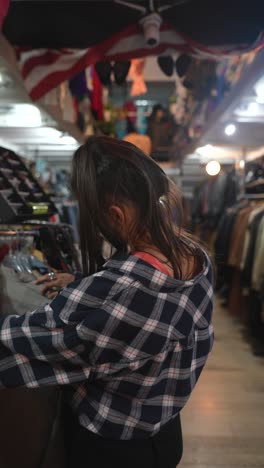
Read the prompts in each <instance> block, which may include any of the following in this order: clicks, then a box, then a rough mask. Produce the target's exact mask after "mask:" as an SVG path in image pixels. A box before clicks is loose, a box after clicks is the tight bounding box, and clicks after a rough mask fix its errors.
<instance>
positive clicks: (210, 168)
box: [205, 161, 221, 176]
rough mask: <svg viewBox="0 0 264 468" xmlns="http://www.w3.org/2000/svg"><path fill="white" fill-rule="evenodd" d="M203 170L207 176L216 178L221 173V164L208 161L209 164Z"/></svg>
mask: <svg viewBox="0 0 264 468" xmlns="http://www.w3.org/2000/svg"><path fill="white" fill-rule="evenodd" d="M205 170H206V172H207V174H208V175H210V176H216V175H217V174H219V172H220V171H221V164H220V163H219V162H218V161H209V163H208V164H206V167H205Z"/></svg>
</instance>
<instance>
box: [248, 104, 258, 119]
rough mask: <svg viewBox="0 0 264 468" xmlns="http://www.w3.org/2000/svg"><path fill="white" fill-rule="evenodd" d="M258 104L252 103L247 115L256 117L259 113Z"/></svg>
mask: <svg viewBox="0 0 264 468" xmlns="http://www.w3.org/2000/svg"><path fill="white" fill-rule="evenodd" d="M258 108H259V107H258V104H257V102H251V103H250V104H249V105H248V108H247V113H248V114H249V115H252V116H254V115H256V114H257V113H258Z"/></svg>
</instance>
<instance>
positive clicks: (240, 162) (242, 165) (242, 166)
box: [239, 159, 245, 169]
mask: <svg viewBox="0 0 264 468" xmlns="http://www.w3.org/2000/svg"><path fill="white" fill-rule="evenodd" d="M239 167H240V169H244V167H245V160H244V159H240V161H239Z"/></svg>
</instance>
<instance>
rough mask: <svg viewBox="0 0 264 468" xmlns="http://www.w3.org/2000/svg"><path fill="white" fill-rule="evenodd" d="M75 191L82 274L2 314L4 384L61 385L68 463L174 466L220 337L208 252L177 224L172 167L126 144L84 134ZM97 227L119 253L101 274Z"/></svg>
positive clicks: (0, 371) (117, 467)
mask: <svg viewBox="0 0 264 468" xmlns="http://www.w3.org/2000/svg"><path fill="white" fill-rule="evenodd" d="M72 187H73V191H74V193H75V195H76V197H77V200H78V203H79V215H80V243H81V251H82V261H83V273H84V278H83V279H78V280H75V281H74V282H73V283H72V284H70V285H68V287H67V288H66V289H64V290H62V291H61V292H60V294H59V295H58V296H57V297H56V298H55V299H54V300H53V301H52V302H51V304H50V305H47V306H45V307H41V308H40V309H38V310H36V311H34V312H31V313H28V314H25V315H24V316H22V317H18V316H10V317H8V318H5V319H4V320H2V321H1V322H0V364H1V367H0V383H1V386H3V387H4V386H6V387H15V386H21V385H24V386H28V387H31V388H33V387H34V388H35V387H39V386H47V385H60V386H61V388H62V390H63V394H64V397H65V399H66V400H67V401H68V402H69V404H70V406H71V408H72V411H73V415H74V416H73V422H72V423H71V427H72V434H71V438H70V439H69V440H70V443H69V444H68V448H69V457H68V460H69V466H71V467H74V468H80V467H87V466H91V467H93V466H96V467H97V468H105V467H110V468H121V467H122V468H123V467H124V466H126V468H129V467H133V468H135V466H137V468H143V467H144V468H154V467H156V468H157V467H162V468H174V467H175V465H177V464H178V463H179V461H180V459H181V455H182V438H181V425H180V417H179V412H180V410H181V409H182V408H183V406H184V405H185V403H186V401H187V399H188V398H189V396H190V393H191V391H192V389H193V387H194V385H195V383H196V381H197V379H198V377H199V375H200V373H201V370H202V368H203V366H204V364H205V362H206V359H207V356H208V354H209V352H210V350H211V346H212V341H213V331H212V325H211V316H212V296H213V291H212V282H213V275H212V268H211V265H210V261H209V258H208V256H207V255H206V254H205V253H204V252H203V251H202V250H201V249H200V248H199V246H197V245H196V244H194V243H193V242H191V241H190V240H189V239H188V237H187V236H186V235H185V234H184V233H183V232H181V231H180V229H178V230H177V232H175V230H174V227H173V222H172V217H171V207H170V206H171V203H170V202H168V200H171V197H172V195H173V194H171V193H170V184H169V181H168V179H167V177H166V175H165V174H164V172H163V171H162V170H161V169H160V168H159V166H158V165H156V164H155V162H153V161H152V160H151V159H150V158H146V156H145V155H144V154H143V153H142V152H141V151H140V150H139V149H138V148H136V147H135V146H133V145H131V144H130V143H127V142H124V141H118V140H116V139H111V138H107V137H91V138H89V139H88V140H87V142H86V143H85V145H83V146H82V147H81V148H79V149H78V150H77V151H76V153H75V155H74V158H73V168H72ZM178 205H180V202H179V200H178ZM179 220H180V208H179V216H178V223H179ZM102 235H103V236H104V238H105V239H106V240H107V241H108V242H110V243H111V244H112V246H114V247H115V249H116V250H117V253H116V254H115V255H114V256H113V257H112V258H110V260H109V261H107V262H106V264H105V265H104V267H103V269H101V271H97V270H98V265H97V264H98V257H99V255H98V252H99V251H100V249H101V236H102ZM64 281H65V278H64Z"/></svg>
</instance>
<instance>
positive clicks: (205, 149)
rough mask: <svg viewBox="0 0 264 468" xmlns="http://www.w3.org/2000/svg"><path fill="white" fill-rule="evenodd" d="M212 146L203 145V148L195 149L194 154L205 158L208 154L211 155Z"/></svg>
mask: <svg viewBox="0 0 264 468" xmlns="http://www.w3.org/2000/svg"><path fill="white" fill-rule="evenodd" d="M213 148H214V147H213V145H210V144H208V145H205V146H200V147H199V148H197V149H196V153H199V154H201V155H202V156H206V155H208V154H211V152H212V150H213Z"/></svg>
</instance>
